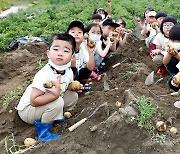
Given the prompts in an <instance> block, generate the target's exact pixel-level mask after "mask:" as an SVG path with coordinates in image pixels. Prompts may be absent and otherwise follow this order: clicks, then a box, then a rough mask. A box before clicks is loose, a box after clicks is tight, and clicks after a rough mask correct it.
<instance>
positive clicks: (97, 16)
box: [92, 14, 102, 20]
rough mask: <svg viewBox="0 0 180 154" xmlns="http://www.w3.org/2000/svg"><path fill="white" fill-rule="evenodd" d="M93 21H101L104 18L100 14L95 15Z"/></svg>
mask: <svg viewBox="0 0 180 154" xmlns="http://www.w3.org/2000/svg"><path fill="white" fill-rule="evenodd" d="M93 19H101V20H102V17H101V15H100V14H93V16H92V20H93Z"/></svg>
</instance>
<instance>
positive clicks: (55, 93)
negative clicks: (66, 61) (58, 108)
mask: <svg viewBox="0 0 180 154" xmlns="http://www.w3.org/2000/svg"><path fill="white" fill-rule="evenodd" d="M60 79H61V77H60V76H58V77H57V79H56V81H52V83H53V86H54V87H55V88H50V89H48V88H47V89H46V90H47V91H48V92H49V93H51V94H52V95H53V96H55V97H56V98H58V97H59V95H60V91H61V90H60V85H59V83H60Z"/></svg>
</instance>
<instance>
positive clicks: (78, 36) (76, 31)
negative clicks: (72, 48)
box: [68, 27, 84, 43]
mask: <svg viewBox="0 0 180 154" xmlns="http://www.w3.org/2000/svg"><path fill="white" fill-rule="evenodd" d="M68 33H69V34H70V35H72V36H73V37H74V38H75V41H76V43H82V41H83V39H84V37H83V31H82V29H80V28H79V27H73V28H71V29H70V30H69V32H68Z"/></svg>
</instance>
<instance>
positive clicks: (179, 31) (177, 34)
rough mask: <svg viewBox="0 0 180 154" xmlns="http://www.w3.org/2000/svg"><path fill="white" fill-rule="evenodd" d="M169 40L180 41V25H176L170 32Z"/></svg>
mask: <svg viewBox="0 0 180 154" xmlns="http://www.w3.org/2000/svg"><path fill="white" fill-rule="evenodd" d="M169 39H171V40H180V25H174V26H173V27H172V28H171V30H170V32H169Z"/></svg>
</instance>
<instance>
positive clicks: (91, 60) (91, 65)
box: [86, 44, 95, 71]
mask: <svg viewBox="0 0 180 154" xmlns="http://www.w3.org/2000/svg"><path fill="white" fill-rule="evenodd" d="M86 48H87V50H88V53H89V61H88V62H87V63H86V65H87V68H88V69H89V70H90V71H93V70H94V67H95V62H94V48H90V47H88V46H87V44H86Z"/></svg>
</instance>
